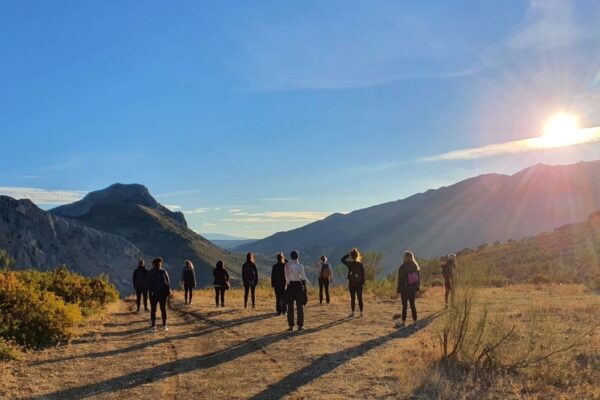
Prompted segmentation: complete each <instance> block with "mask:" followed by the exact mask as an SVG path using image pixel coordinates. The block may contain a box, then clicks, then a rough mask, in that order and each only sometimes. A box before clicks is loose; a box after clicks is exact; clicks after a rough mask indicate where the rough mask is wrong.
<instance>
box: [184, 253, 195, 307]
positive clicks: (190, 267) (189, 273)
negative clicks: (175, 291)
mask: <svg viewBox="0 0 600 400" xmlns="http://www.w3.org/2000/svg"><path fill="white" fill-rule="evenodd" d="M181 282H182V283H183V290H184V292H185V295H184V296H185V304H192V292H193V290H194V288H195V287H196V272H195V271H194V264H192V262H191V261H190V260H185V266H184V267H183V272H182V273H181Z"/></svg>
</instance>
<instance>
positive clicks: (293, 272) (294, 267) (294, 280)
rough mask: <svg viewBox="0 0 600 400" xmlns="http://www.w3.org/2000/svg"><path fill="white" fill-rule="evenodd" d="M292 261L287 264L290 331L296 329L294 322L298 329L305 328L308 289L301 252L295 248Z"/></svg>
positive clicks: (286, 276)
mask: <svg viewBox="0 0 600 400" xmlns="http://www.w3.org/2000/svg"><path fill="white" fill-rule="evenodd" d="M290 257H291V259H292V260H291V261H288V262H287V263H286V264H285V282H286V286H287V287H286V294H285V295H286V298H287V301H288V307H287V317H288V324H289V326H290V327H289V331H290V332H292V331H293V330H294V322H296V324H297V325H298V330H299V331H301V330H302V329H304V297H305V290H306V286H305V285H306V274H305V272H304V265H302V264H300V260H299V259H300V254H299V253H298V252H297V251H296V250H294V251H292V252H291V254H290ZM294 304H295V305H296V310H297V311H296V313H297V317H298V318H297V320H296V321H294Z"/></svg>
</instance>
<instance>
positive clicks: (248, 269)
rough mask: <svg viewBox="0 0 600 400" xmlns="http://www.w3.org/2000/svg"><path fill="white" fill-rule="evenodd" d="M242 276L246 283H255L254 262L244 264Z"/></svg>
mask: <svg viewBox="0 0 600 400" xmlns="http://www.w3.org/2000/svg"><path fill="white" fill-rule="evenodd" d="M242 278H243V279H244V282H246V283H250V284H251V285H253V284H254V283H255V282H254V278H255V276H254V270H253V268H252V264H244V266H243V268H242Z"/></svg>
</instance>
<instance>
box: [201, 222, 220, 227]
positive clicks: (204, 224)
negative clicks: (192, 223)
mask: <svg viewBox="0 0 600 400" xmlns="http://www.w3.org/2000/svg"><path fill="white" fill-rule="evenodd" d="M201 226H205V227H213V226H217V224H213V223H212V222H205V223H203V224H202V225H201Z"/></svg>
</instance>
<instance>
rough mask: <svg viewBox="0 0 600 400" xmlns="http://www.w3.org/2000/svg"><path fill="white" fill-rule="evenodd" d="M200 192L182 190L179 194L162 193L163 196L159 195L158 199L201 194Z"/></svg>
mask: <svg viewBox="0 0 600 400" xmlns="http://www.w3.org/2000/svg"><path fill="white" fill-rule="evenodd" d="M199 192H200V190H180V191H177V192H168V193H161V194H157V195H156V197H172V196H181V195H184V194H194V193H199Z"/></svg>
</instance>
